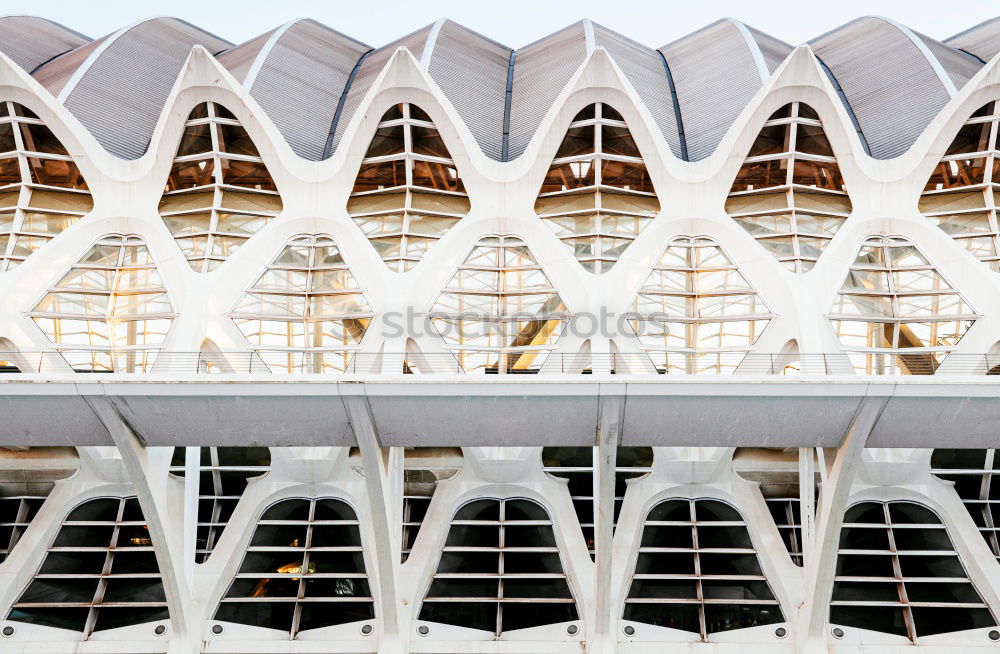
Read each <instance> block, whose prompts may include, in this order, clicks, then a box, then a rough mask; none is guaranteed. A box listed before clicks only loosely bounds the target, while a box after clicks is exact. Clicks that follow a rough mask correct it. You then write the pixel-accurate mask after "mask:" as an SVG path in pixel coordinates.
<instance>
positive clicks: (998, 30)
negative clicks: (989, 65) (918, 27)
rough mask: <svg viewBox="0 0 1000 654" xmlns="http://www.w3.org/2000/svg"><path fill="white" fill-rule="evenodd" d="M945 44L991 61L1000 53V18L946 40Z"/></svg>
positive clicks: (992, 19)
mask: <svg viewBox="0 0 1000 654" xmlns="http://www.w3.org/2000/svg"><path fill="white" fill-rule="evenodd" d="M944 42H945V44H947V45H949V46H951V47H953V48H957V49H959V50H964V51H966V52H969V53H971V54H974V55H976V56H977V57H979V58H980V59H982V60H983V61H989V60H990V59H992V58H993V57H995V56H996V54H997V53H998V52H1000V17H997V18H991V19H990V20H987V21H985V22H982V23H979V24H978V25H976V26H975V27H971V28H969V29H967V30H965V31H964V32H959V33H958V34H956V35H955V36H952V37H949V38H947V39H945V40H944Z"/></svg>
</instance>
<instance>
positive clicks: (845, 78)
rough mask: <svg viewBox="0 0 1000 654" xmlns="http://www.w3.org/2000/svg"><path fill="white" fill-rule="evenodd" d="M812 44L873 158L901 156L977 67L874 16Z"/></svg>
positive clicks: (945, 49) (954, 51)
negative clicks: (842, 95)
mask: <svg viewBox="0 0 1000 654" xmlns="http://www.w3.org/2000/svg"><path fill="white" fill-rule="evenodd" d="M810 45H812V47H813V51H814V52H815V53H816V56H817V57H819V58H820V59H821V60H822V61H823V62H824V63H825V64H826V65H827V66H828V67H829V69H830V72H831V73H832V74H833V76H834V77H835V78H836V80H837V82H838V83H839V84H840V87H841V88H842V89H843V91H844V95H845V96H846V97H847V101H848V103H850V107H851V109H852V110H853V111H854V115H855V116H856V117H857V120H858V124H859V125H860V127H861V131H862V132H863V133H864V136H865V139H866V140H867V141H868V145H869V147H870V148H871V154H872V156H874V157H875V158H877V159H890V158H892V157H896V156H899V155H901V154H903V153H904V152H905V151H906V150H907V149H908V148H909V147H910V146H911V145H912V144H913V142H914V141H915V140H916V139H917V137H918V136H919V135H920V133H921V132H922V131H923V130H924V128H925V127H927V125H928V123H930V121H931V119H933V118H934V116H935V115H936V114H937V113H938V111H940V109H941V107H943V106H944V105H945V104H946V103H947V102H948V101H949V100H950V99H951V98H952V96H953V94H954V93H955V91H956V88H961V86H962V85H964V83H965V82H966V81H967V80H968V78H969V77H971V76H972V75H973V74H975V70H976V69H978V66H979V64H976V62H975V60H974V59H973V58H971V57H968V56H967V55H965V54H962V53H960V52H958V51H956V50H955V49H953V48H949V47H948V46H945V45H944V44H941V43H939V42H935V41H933V40H932V39H929V38H928V37H923V36H921V35H918V34H916V33H914V32H912V31H910V30H908V29H906V28H905V27H902V26H901V25H899V24H897V23H895V22H892V21H889V20H886V19H884V18H879V17H875V16H866V17H864V18H858V19H857V20H854V21H851V22H850V23H847V24H846V25H843V26H842V27H839V28H837V29H835V30H833V31H832V32H828V33H827V34H824V35H823V36H821V37H819V38H817V39H815V40H814V41H811V42H810ZM932 46H933V47H932Z"/></svg>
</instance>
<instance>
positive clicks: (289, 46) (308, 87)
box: [219, 19, 371, 161]
mask: <svg viewBox="0 0 1000 654" xmlns="http://www.w3.org/2000/svg"><path fill="white" fill-rule="evenodd" d="M369 50H371V48H370V47H369V46H367V45H365V44H363V43H360V42H358V41H355V40H354V39H352V38H350V37H348V36H345V35H343V34H341V33H340V32H336V31H334V30H332V29H330V28H328V27H326V26H325V25H322V24H320V23H317V22H316V21H314V20H309V19H303V20H296V21H293V22H291V23H288V24H286V25H283V26H282V27H280V28H278V29H276V30H272V31H271V32H268V33H266V34H262V35H261V36H258V37H257V38H255V39H252V40H250V41H248V42H246V43H244V44H242V45H239V46H237V47H235V48H233V49H232V50H228V51H226V52H224V53H222V54H221V55H219V61H220V62H221V63H222V64H223V65H225V66H227V67H229V68H230V70H231V71H232V72H233V74H234V75H236V76H237V77H238V78H239V79H240V80H241V81H242V82H243V83H244V85H245V86H247V87H249V89H250V95H252V96H253V97H254V99H255V100H257V102H259V103H260V105H261V107H263V108H264V111H266V112H267V113H268V115H270V116H271V119H272V120H273V121H274V123H275V125H276V126H277V128H278V129H279V130H280V131H281V134H282V135H283V136H284V137H285V140H287V141H288V144H289V145H290V146H291V148H292V150H294V151H295V152H296V154H298V155H299V156H301V157H304V158H306V159H312V160H313V161H318V160H320V159H322V158H323V150H324V148H325V146H326V141H327V137H328V136H329V134H330V127H331V126H332V125H333V117H334V115H335V114H336V112H337V104H338V103H339V102H340V97H341V96H342V95H343V93H344V87H345V86H347V80H348V79H349V78H350V76H351V71H353V70H354V67H355V66H356V65H357V63H358V60H359V59H361V57H362V56H363V55H364V54H365V53H366V52H368V51H369Z"/></svg>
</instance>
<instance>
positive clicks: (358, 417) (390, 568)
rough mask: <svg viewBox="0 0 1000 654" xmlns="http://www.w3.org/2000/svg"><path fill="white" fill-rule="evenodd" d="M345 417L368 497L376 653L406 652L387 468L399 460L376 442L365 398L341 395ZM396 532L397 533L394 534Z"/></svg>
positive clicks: (390, 477) (397, 539)
mask: <svg viewBox="0 0 1000 654" xmlns="http://www.w3.org/2000/svg"><path fill="white" fill-rule="evenodd" d="M341 398H342V399H343V401H344V408H345V409H346V410H347V417H348V420H349V421H350V423H351V429H352V430H353V431H354V437H355V439H356V440H357V443H358V449H359V450H360V451H361V462H362V464H363V465H364V468H365V487H366V490H367V495H368V503H369V507H368V508H369V511H368V513H369V516H370V517H371V522H372V530H373V532H374V533H375V548H374V550H375V552H374V554H375V556H374V559H375V564H376V565H377V566H378V589H379V594H378V602H379V604H378V606H379V618H380V621H381V626H382V633H381V640H380V643H379V652H380V653H382V654H397V653H399V652H405V651H407V650H408V647H406V645H407V644H408V643H409V639H408V638H407V637H406V634H402V633H400V619H399V600H398V597H399V595H398V593H397V589H398V588H399V575H398V572H399V562H400V551H399V548H400V535H399V534H398V533H394V529H395V527H396V526H397V525H398V524H399V523H398V522H397V521H396V520H395V519H394V516H395V515H396V513H397V508H396V504H397V503H396V501H395V498H394V497H393V492H392V489H393V488H394V487H395V486H396V484H394V483H393V476H394V475H393V474H392V473H391V472H390V469H389V467H390V466H389V464H390V462H392V461H393V460H399V456H398V454H397V455H396V456H391V455H390V454H389V453H388V451H386V453H385V456H383V449H382V446H381V444H380V442H379V438H378V430H377V428H376V427H375V420H374V418H373V417H372V412H371V407H370V406H369V404H368V398H367V397H365V396H364V395H342V396H341ZM396 531H398V530H396Z"/></svg>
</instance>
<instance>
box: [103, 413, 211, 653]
mask: <svg viewBox="0 0 1000 654" xmlns="http://www.w3.org/2000/svg"><path fill="white" fill-rule="evenodd" d="M84 397H85V399H86V401H87V403H88V404H89V405H90V407H91V409H93V411H94V415H96V416H97V418H98V419H99V420H100V421H101V424H103V425H104V428H105V429H107V430H108V434H109V435H110V436H111V439H112V440H113V441H114V443H115V446H116V447H117V448H118V452H119V453H120V455H121V457H122V462H123V463H124V465H125V470H126V472H127V473H128V475H129V478H130V479H131V480H132V486H133V488H134V489H135V494H136V497H137V498H138V500H139V506H140V508H142V515H143V517H144V518H145V519H146V526H147V527H148V529H149V536H150V539H152V541H153V545H154V547H153V551H154V553H155V555H156V564H157V566H158V567H159V569H160V577H161V579H162V582H163V590H164V594H165V595H166V599H167V606H168V608H169V610H170V623H171V628H172V631H173V634H172V638H171V645H170V649H169V651H170V652H171V653H172V654H173V653H174V652H176V653H177V654H180V653H181V652H185V653H186V652H191V653H194V652H197V651H199V649H200V642H201V633H199V632H198V629H197V627H196V625H195V624H194V623H193V622H192V621H193V620H195V619H196V618H195V615H196V614H197V611H196V610H195V607H194V605H193V600H192V597H191V592H190V588H189V586H188V584H187V581H186V576H185V571H184V567H185V562H184V558H183V545H182V543H181V539H180V538H178V535H179V533H182V532H183V530H178V529H177V525H174V524H173V523H172V521H171V520H170V514H169V512H168V509H167V492H166V490H167V484H166V482H167V475H166V467H167V464H168V463H169V461H164V462H162V463H163V465H162V466H160V467H159V468H160V469H157V466H155V465H153V463H152V462H151V460H150V456H149V452H148V450H147V449H146V445H145V441H144V440H143V438H142V436H141V435H140V434H138V433H136V431H135V430H134V429H133V428H132V427H131V426H130V425H129V424H128V423H127V422H126V421H125V419H124V418H123V417H122V415H121V413H120V412H119V411H118V409H117V407H115V405H114V404H113V403H112V401H111V400H110V399H108V398H106V397H102V396H93V395H91V396H84Z"/></svg>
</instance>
